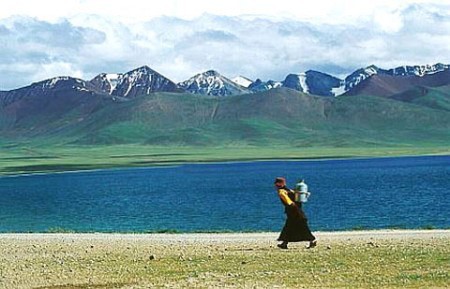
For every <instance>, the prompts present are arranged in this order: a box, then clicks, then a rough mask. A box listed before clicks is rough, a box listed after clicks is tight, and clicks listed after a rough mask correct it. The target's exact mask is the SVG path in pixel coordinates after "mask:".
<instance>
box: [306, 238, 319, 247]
mask: <svg viewBox="0 0 450 289" xmlns="http://www.w3.org/2000/svg"><path fill="white" fill-rule="evenodd" d="M315 246H317V240H316V239H314V240H312V241H309V246H308V247H307V248H308V249H311V248H314V247H315Z"/></svg>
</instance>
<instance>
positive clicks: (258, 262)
mask: <svg viewBox="0 0 450 289" xmlns="http://www.w3.org/2000/svg"><path fill="white" fill-rule="evenodd" d="M315 234H316V236H317V238H318V246H317V247H316V248H314V249H306V244H305V242H303V243H291V244H289V249H288V250H281V249H279V248H277V247H276V244H277V242H276V238H277V237H278V233H217V234H211V233H199V234H104V233H101V234H100V233H93V234H72V233H69V234H64V233H45V234H40V233H39V234H9V233H7V234H0V288H5V289H6V288H40V289H44V288H47V289H57V288H72V289H75V288H77V289H78V288H103V289H106V288H161V287H168V288H194V287H195V288H198V287H200V288H212V287H214V288H217V287H222V288H223V287H225V288H253V287H258V288H267V287H270V288H273V287H281V288H336V287H346V288H349V287H352V288H355V287H357V288H375V287H377V288H378V287H383V288H404V287H408V288H445V287H446V286H448V284H450V283H449V282H450V273H449V272H450V262H449V256H450V230H374V231H345V232H315Z"/></svg>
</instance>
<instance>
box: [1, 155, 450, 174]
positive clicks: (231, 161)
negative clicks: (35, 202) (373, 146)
mask: <svg viewBox="0 0 450 289" xmlns="http://www.w3.org/2000/svg"><path fill="white" fill-rule="evenodd" d="M443 156H444V157H445V156H450V154H449V153H430V154H412V155H401V154H399V155H385V156H377V155H375V156H370V155H367V156H332V157H328V156H323V157H321V156H317V157H286V158H283V157H281V158H279V157H278V158H255V159H229V160H227V159H224V160H200V161H174V162H155V163H154V164H149V165H142V166H141V165H128V166H127V165H125V166H118V167H99V168H93V169H76V168H74V169H73V170H58V171H43V172H41V171H36V172H23V173H22V172H20V173H16V172H14V173H11V174H9V173H6V174H5V173H2V172H0V179H1V178H14V177H27V176H42V175H43V176H45V175H53V174H77V173H89V172H107V171H112V172H114V171H117V170H127V169H153V168H168V167H177V166H183V165H215V164H236V163H258V162H282V161H286V162H296V161H297V162H315V161H316V162H319V161H324V162H325V161H339V160H343V161H344V160H371V159H390V158H392V159H393V158H419V157H443ZM62 167H63V166H62Z"/></svg>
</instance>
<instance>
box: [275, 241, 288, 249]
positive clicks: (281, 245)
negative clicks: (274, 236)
mask: <svg viewBox="0 0 450 289" xmlns="http://www.w3.org/2000/svg"><path fill="white" fill-rule="evenodd" d="M287 244H288V242H283V243H281V244H278V245H277V247H278V248H280V249H287V248H288V246H287Z"/></svg>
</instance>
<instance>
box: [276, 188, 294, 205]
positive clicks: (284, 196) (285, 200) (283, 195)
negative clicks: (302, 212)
mask: <svg viewBox="0 0 450 289" xmlns="http://www.w3.org/2000/svg"><path fill="white" fill-rule="evenodd" d="M278 196H279V197H280V199H281V201H282V202H283V203H284V204H285V205H286V206H292V205H293V204H294V202H293V201H292V200H291V198H289V196H288V192H287V191H286V190H284V189H281V190H278Z"/></svg>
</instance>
